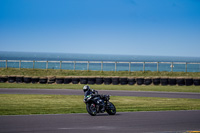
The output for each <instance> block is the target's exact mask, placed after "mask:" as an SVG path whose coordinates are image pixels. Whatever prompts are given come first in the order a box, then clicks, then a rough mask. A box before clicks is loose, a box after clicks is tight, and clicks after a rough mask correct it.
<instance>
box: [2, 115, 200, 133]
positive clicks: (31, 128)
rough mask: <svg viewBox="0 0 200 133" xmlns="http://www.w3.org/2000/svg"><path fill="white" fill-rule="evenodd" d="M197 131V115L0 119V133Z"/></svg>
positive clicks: (34, 116) (198, 124)
mask: <svg viewBox="0 0 200 133" xmlns="http://www.w3.org/2000/svg"><path fill="white" fill-rule="evenodd" d="M186 131H200V111H163V112H161V111H159V112H129V113H128V112H127V113H117V114H116V115H114V116H109V115H107V114H99V115H97V116H90V115H88V114H60V115H22V116H0V133H88V132H92V133H103V132H109V133H152V132H154V133H183V132H186Z"/></svg>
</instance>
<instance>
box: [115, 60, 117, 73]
mask: <svg viewBox="0 0 200 133" xmlns="http://www.w3.org/2000/svg"><path fill="white" fill-rule="evenodd" d="M116 71H117V62H115V72H116Z"/></svg>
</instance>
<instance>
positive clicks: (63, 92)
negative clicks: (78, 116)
mask: <svg viewBox="0 0 200 133" xmlns="http://www.w3.org/2000/svg"><path fill="white" fill-rule="evenodd" d="M98 92H99V94H109V95H112V96H137V97H165V98H193V99H200V93H188V92H156V91H116V90H99V91H98ZM0 94H52V95H83V94H84V93H83V91H82V90H73V89H21V88H17V89H14V88H12V89H7V88H0Z"/></svg>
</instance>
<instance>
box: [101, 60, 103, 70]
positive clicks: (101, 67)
mask: <svg viewBox="0 0 200 133" xmlns="http://www.w3.org/2000/svg"><path fill="white" fill-rule="evenodd" d="M101 71H102V72H103V61H101Z"/></svg>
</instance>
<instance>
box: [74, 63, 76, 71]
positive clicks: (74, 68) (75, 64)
mask: <svg viewBox="0 0 200 133" xmlns="http://www.w3.org/2000/svg"><path fill="white" fill-rule="evenodd" d="M75 70H76V61H74V71H75Z"/></svg>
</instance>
